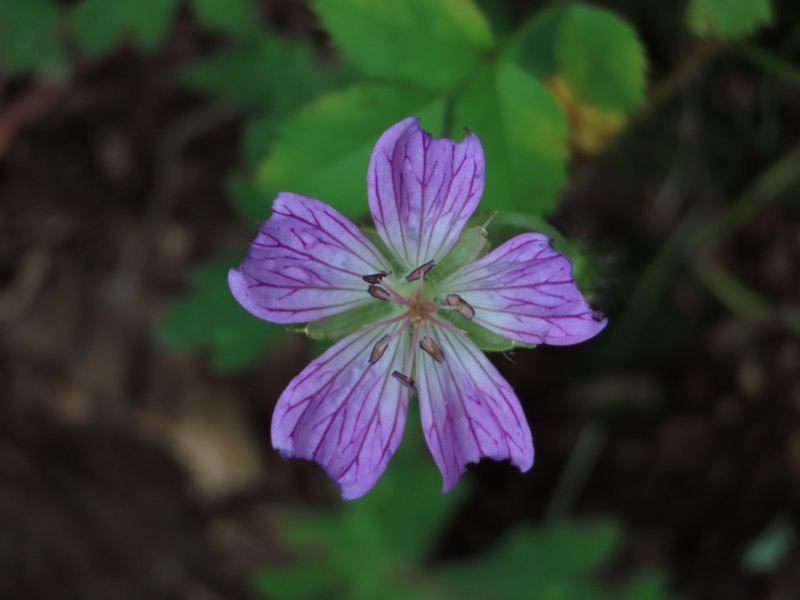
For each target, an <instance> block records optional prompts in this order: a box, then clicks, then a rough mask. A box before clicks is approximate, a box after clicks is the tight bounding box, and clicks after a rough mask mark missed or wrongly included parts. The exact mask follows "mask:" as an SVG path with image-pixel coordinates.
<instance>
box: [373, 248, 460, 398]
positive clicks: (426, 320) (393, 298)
mask: <svg viewBox="0 0 800 600" xmlns="http://www.w3.org/2000/svg"><path fill="white" fill-rule="evenodd" d="M435 266H436V264H435V263H434V262H433V261H428V262H426V263H425V264H423V265H420V266H419V267H417V268H416V269H414V270H413V271H411V272H410V273H409V274H408V275H406V277H405V278H404V279H405V281H400V282H399V285H397V287H398V288H399V291H398V290H397V289H395V288H393V287H392V286H390V285H388V284H387V283H386V282H385V281H384V279H385V278H386V277H388V276H389V275H391V274H392V273H390V272H387V271H380V272H379V273H373V274H371V275H363V276H362V279H363V280H364V281H365V282H366V283H368V284H369V287H368V288H367V292H368V293H369V294H370V295H371V296H372V297H373V298H377V299H378V300H384V301H387V302H394V303H395V304H399V305H401V306H403V307H405V310H404V311H403V312H402V313H401V314H399V315H397V316H396V317H392V318H390V319H385V320H383V321H378V322H375V323H371V324H370V325H369V326H371V327H375V326H381V325H389V324H392V323H401V325H400V326H399V327H398V328H397V329H395V331H394V333H391V334H388V333H387V334H386V335H384V336H383V337H382V338H381V339H380V340H378V342H377V343H376V344H375V346H374V347H373V349H372V352H371V354H370V357H369V362H370V363H371V364H375V363H376V362H378V360H380V358H381V357H382V356H383V355H384V353H385V352H386V349H387V348H388V346H389V343H390V342H391V341H392V340H393V339H394V338H395V337H397V336H399V335H400V334H402V333H403V332H404V331H406V330H408V329H411V346H410V351H409V355H408V359H407V361H406V364H405V369H404V373H401V372H400V371H393V372H392V376H393V377H394V378H395V379H397V380H398V381H399V382H400V383H402V384H403V385H405V386H406V387H408V388H409V389H411V390H413V391H414V392H416V391H417V387H416V382H415V381H414V379H413V378H412V377H411V376H410V373H411V372H412V369H413V367H414V357H415V355H416V347H417V344H419V347H420V348H421V349H422V350H424V351H425V352H426V353H428V354H429V355H430V356H431V357H432V358H433V359H434V360H435V361H436V362H437V363H439V364H441V363H442V362H444V351H443V350H442V347H441V346H440V345H439V343H438V342H437V341H436V340H435V339H434V335H433V331H435V329H436V328H437V327H441V328H443V329H447V330H449V331H453V332H455V333H465V332H464V330H462V329H459V328H458V327H456V326H454V325H452V324H450V323H449V322H447V321H443V320H441V319H439V318H437V317H435V316H434V315H435V313H436V312H437V311H439V310H455V311H456V312H458V313H459V314H460V315H461V316H463V317H464V318H466V319H470V320H471V319H472V317H473V316H475V310H474V309H473V308H472V306H470V305H469V304H468V303H467V302H466V301H465V300H464V299H463V298H461V296H459V295H458V294H446V295H445V302H446V303H447V304H437V303H436V302H433V301H431V300H428V299H426V296H425V294H424V290H423V285H424V281H425V275H426V274H427V273H428V272H429V271H430V270H431V269H433V268H434V267H435ZM413 282H417V284H416V286H413V285H412V286H408V283H413Z"/></svg>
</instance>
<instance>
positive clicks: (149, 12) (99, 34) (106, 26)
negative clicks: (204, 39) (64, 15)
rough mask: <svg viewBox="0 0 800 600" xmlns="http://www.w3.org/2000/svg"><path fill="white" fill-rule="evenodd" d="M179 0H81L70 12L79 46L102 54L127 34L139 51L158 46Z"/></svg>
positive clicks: (91, 52)
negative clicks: (130, 0)
mask: <svg viewBox="0 0 800 600" xmlns="http://www.w3.org/2000/svg"><path fill="white" fill-rule="evenodd" d="M178 3H179V0H137V1H136V2H128V1H124V0H114V1H110V0H82V2H80V4H78V5H77V6H76V7H75V9H74V12H73V13H72V28H73V32H74V34H75V37H76V38H77V40H78V42H79V43H80V45H81V47H82V48H83V49H84V50H85V51H86V52H87V53H89V54H91V55H97V54H102V53H103V52H106V51H108V50H110V49H112V48H113V47H114V46H116V45H117V44H118V43H120V42H121V41H122V40H123V39H124V38H125V37H128V36H130V38H131V39H132V40H133V41H134V43H135V44H136V46H137V47H139V48H140V49H141V50H146V51H152V50H155V49H156V48H158V46H160V45H161V43H162V42H163V41H164V38H165V37H166V35H167V32H168V30H169V27H170V24H171V23H172V17H173V16H174V14H175V10H176V9H177V8H178Z"/></svg>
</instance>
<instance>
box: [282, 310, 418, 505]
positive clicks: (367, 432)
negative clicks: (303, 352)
mask: <svg viewBox="0 0 800 600" xmlns="http://www.w3.org/2000/svg"><path fill="white" fill-rule="evenodd" d="M399 326H400V325H399V324H395V325H389V326H385V327H374V328H365V329H361V330H359V331H357V332H355V333H352V334H350V335H348V336H347V337H345V338H344V339H342V340H341V341H340V342H338V343H337V344H336V345H334V346H332V347H331V348H329V349H328V351H327V352H325V353H324V354H323V355H322V356H320V357H319V358H317V359H316V360H314V361H313V362H312V363H311V364H310V365H308V366H307V367H306V368H305V369H303V371H302V372H301V373H300V374H299V375H298V376H297V377H295V378H294V379H293V380H292V382H291V383H290V384H289V386H288V387H287V388H286V390H285V391H284V392H283V394H282V395H281V397H280V399H279V400H278V404H277V406H276V407H275V413H274V414H273V417H272V445H273V446H275V448H276V449H278V450H280V451H281V454H282V455H283V456H284V457H290V456H295V457H298V458H306V459H309V460H315V461H317V462H318V463H319V464H320V465H322V467H323V468H324V469H325V471H326V472H327V473H328V475H329V476H330V478H331V479H333V480H334V481H335V482H336V484H337V485H338V486H339V491H340V492H341V495H342V498H344V499H345V500H350V499H353V498H358V497H359V496H363V495H364V494H366V493H367V492H368V491H369V490H370V489H371V488H372V486H373V485H375V482H376V481H377V480H378V478H379V477H380V476H381V474H382V473H383V471H384V469H385V468H386V465H387V463H388V462H389V459H390V458H391V456H392V454H394V451H395V450H396V449H397V446H398V445H399V444H400V439H401V438H402V436H403V428H404V426H405V422H406V411H407V408H408V396H409V391H408V390H407V389H406V388H405V387H403V386H402V385H401V384H400V383H399V382H398V381H396V380H395V379H394V378H393V377H389V373H391V372H392V371H393V370H397V369H402V368H403V367H402V363H403V359H404V357H405V356H406V354H407V352H408V343H409V342H408V336H407V335H401V336H398V337H397V338H395V339H394V340H393V341H392V342H391V343H390V344H389V346H388V348H387V349H386V351H385V353H384V354H383V355H382V356H380V358H379V359H378V360H377V361H376V362H375V364H371V363H370V355H371V354H372V350H373V348H374V347H375V344H377V343H378V342H379V341H380V340H381V339H382V338H383V337H384V336H385V335H386V334H387V333H391V332H392V331H393V330H394V329H395V328H397V327H399Z"/></svg>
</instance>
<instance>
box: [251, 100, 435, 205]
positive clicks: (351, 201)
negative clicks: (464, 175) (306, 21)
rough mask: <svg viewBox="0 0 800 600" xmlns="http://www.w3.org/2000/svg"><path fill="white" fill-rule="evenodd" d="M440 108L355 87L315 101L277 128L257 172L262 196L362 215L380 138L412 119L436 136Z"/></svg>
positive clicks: (432, 103) (420, 101) (432, 101)
mask: <svg viewBox="0 0 800 600" xmlns="http://www.w3.org/2000/svg"><path fill="white" fill-rule="evenodd" d="M444 111H445V104H444V101H443V99H442V98H441V97H438V96H435V95H432V94H431V93H429V92H423V91H417V90H411V89H409V88H408V87H405V86H396V85H390V84H361V85H354V86H351V87H349V88H347V89H344V90H341V91H338V92H333V93H330V94H327V95H324V96H321V97H320V98H318V99H317V100H316V101H314V102H313V103H312V104H310V105H308V106H306V107H305V108H304V109H303V110H301V111H300V112H298V113H296V114H295V115H294V116H293V117H290V118H289V119H288V120H287V121H285V122H284V123H283V126H282V127H281V131H280V139H279V140H278V141H277V142H276V144H275V146H274V147H273V148H272V153H271V154H270V156H269V157H267V159H266V160H265V161H264V163H263V164H262V166H261V169H260V170H259V174H258V181H259V185H260V186H261V187H262V189H263V190H264V193H265V195H266V196H269V197H274V195H275V194H276V193H277V192H279V191H283V190H291V191H293V192H296V193H299V194H304V195H307V196H312V197H314V198H319V199H320V200H324V201H325V202H328V203H330V204H332V205H333V206H335V207H336V208H337V209H339V210H340V211H342V212H344V213H345V214H348V215H351V216H360V215H363V214H365V213H366V211H367V195H366V188H367V184H366V180H367V164H368V162H369V156H370V153H371V152H372V149H373V147H374V146H375V142H376V141H377V139H378V136H379V135H380V133H381V132H382V131H383V130H384V129H386V127H387V126H388V125H390V124H392V123H394V122H395V121H399V120H400V119H402V118H404V117H407V116H408V115H417V116H419V117H422V121H423V125H425V126H427V127H428V128H429V130H432V131H433V132H435V133H439V134H441V129H440V127H441V126H440V125H439V124H440V123H442V122H443V119H444Z"/></svg>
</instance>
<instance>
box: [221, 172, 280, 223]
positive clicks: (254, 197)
mask: <svg viewBox="0 0 800 600" xmlns="http://www.w3.org/2000/svg"><path fill="white" fill-rule="evenodd" d="M226 189H227V192H228V199H229V201H230V203H231V205H232V206H233V208H234V210H235V211H236V214H238V215H239V217H240V218H241V220H242V222H243V223H245V224H246V225H252V226H253V228H255V226H256V225H257V224H258V223H260V222H261V221H266V220H267V218H269V215H270V213H271V212H272V200H273V198H274V196H271V197H270V196H267V195H265V194H264V193H263V192H262V191H261V188H260V187H259V186H258V184H257V183H256V182H255V180H254V179H253V178H252V177H249V176H246V175H231V176H230V177H228V181H227V182H226Z"/></svg>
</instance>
